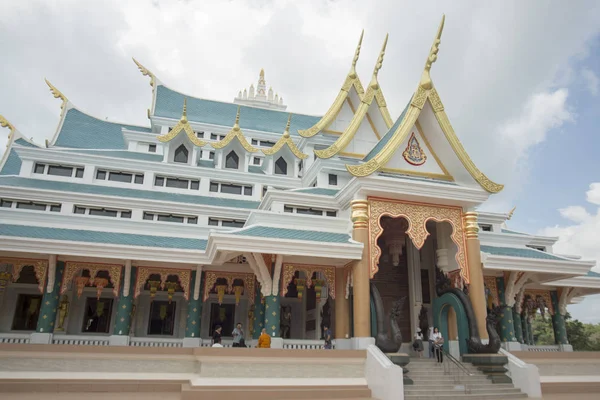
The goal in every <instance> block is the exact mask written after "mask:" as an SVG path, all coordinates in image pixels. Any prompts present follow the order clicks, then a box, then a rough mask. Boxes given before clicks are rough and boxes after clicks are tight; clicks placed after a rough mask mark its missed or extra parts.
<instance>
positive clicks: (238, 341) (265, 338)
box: [212, 322, 333, 350]
mask: <svg viewBox="0 0 600 400" xmlns="http://www.w3.org/2000/svg"><path fill="white" fill-rule="evenodd" d="M323 328H324V333H323V336H324V338H325V345H324V346H323V348H324V349H327V350H330V349H332V348H333V345H332V342H331V339H332V334H331V330H330V329H329V327H328V326H327V325H325V326H324V327H323ZM222 336H223V327H221V325H217V326H216V327H215V331H214V333H213V337H212V343H213V344H212V347H223V345H222V344H221V338H222ZM231 336H232V337H233V344H232V347H247V346H246V339H244V331H243V329H242V324H241V323H240V322H238V323H237V325H236V326H235V329H234V330H233V332H231ZM256 347H257V348H259V349H269V348H271V336H269V334H268V333H267V330H266V329H265V328H263V329H262V330H261V332H260V336H259V337H258V344H257V345H256Z"/></svg>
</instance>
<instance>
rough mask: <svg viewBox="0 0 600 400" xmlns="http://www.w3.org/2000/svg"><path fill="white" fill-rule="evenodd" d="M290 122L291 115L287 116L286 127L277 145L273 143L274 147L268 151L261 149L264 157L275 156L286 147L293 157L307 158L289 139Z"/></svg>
mask: <svg viewBox="0 0 600 400" xmlns="http://www.w3.org/2000/svg"><path fill="white" fill-rule="evenodd" d="M291 122H292V114H290V115H289V117H288V121H287V125H286V127H285V131H284V132H283V135H281V137H280V138H279V140H278V141H277V143H275V145H274V146H273V147H271V148H270V149H262V150H261V151H262V152H263V153H264V154H265V155H266V156H272V155H273V154H276V153H277V152H278V151H279V150H281V149H282V148H283V146H285V145H287V147H288V148H289V149H290V151H291V152H292V154H294V156H296V157H297V158H299V159H301V160H304V159H305V158H307V157H308V154H304V153H303V152H301V151H300V149H299V148H298V147H297V146H296V144H295V143H294V141H293V140H292V138H291V137H290V123H291Z"/></svg>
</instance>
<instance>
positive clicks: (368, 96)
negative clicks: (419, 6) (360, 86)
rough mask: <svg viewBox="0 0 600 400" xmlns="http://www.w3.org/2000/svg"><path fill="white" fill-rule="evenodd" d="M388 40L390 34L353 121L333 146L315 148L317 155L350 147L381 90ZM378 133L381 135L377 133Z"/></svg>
mask: <svg viewBox="0 0 600 400" xmlns="http://www.w3.org/2000/svg"><path fill="white" fill-rule="evenodd" d="M387 41H388V35H385V41H384V42H383V46H382V48H381V51H380V52H379V57H377V62H376V63H375V68H374V69H373V76H372V78H371V82H370V83H369V86H368V87H367V91H366V93H365V94H364V96H363V97H362V99H361V103H360V105H359V106H358V109H357V110H356V112H355V113H354V116H353V117H352V121H350V125H348V127H347V128H346V130H345V131H344V133H343V134H342V135H341V136H340V137H339V138H338V139H337V140H336V141H335V142H334V143H333V144H332V145H331V146H329V147H328V148H326V149H323V150H315V151H314V152H315V154H316V155H317V157H319V158H331V157H333V156H335V155H336V154H338V153H339V152H340V151H343V150H344V149H345V148H346V147H348V145H349V144H350V142H351V141H352V139H353V138H354V135H356V132H357V131H358V128H359V127H360V125H361V123H362V121H363V119H364V118H365V116H366V115H367V111H369V107H370V106H371V103H372V102H373V99H374V98H375V93H376V92H378V91H379V90H381V89H380V87H379V82H378V81H377V75H378V74H379V70H380V69H381V66H382V64H383V56H384V55H385V48H386V46H387ZM374 127H375V126H374V125H373V128H374ZM375 132H377V131H375ZM376 135H377V136H379V135H378V134H377V133H376Z"/></svg>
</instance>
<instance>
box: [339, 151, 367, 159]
mask: <svg viewBox="0 0 600 400" xmlns="http://www.w3.org/2000/svg"><path fill="white" fill-rule="evenodd" d="M338 155H340V156H343V157H352V158H360V159H361V160H362V159H363V158H365V156H366V154H359V153H348V152H345V151H340V152H339V153H338Z"/></svg>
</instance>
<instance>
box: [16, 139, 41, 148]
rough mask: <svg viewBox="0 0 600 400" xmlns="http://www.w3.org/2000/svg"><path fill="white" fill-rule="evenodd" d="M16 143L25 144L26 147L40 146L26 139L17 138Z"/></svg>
mask: <svg viewBox="0 0 600 400" xmlns="http://www.w3.org/2000/svg"><path fill="white" fill-rule="evenodd" d="M15 143H16V144H18V145H21V146H25V147H39V146H36V145H35V144H33V143H29V142H28V141H27V140H25V139H17V140H15Z"/></svg>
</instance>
